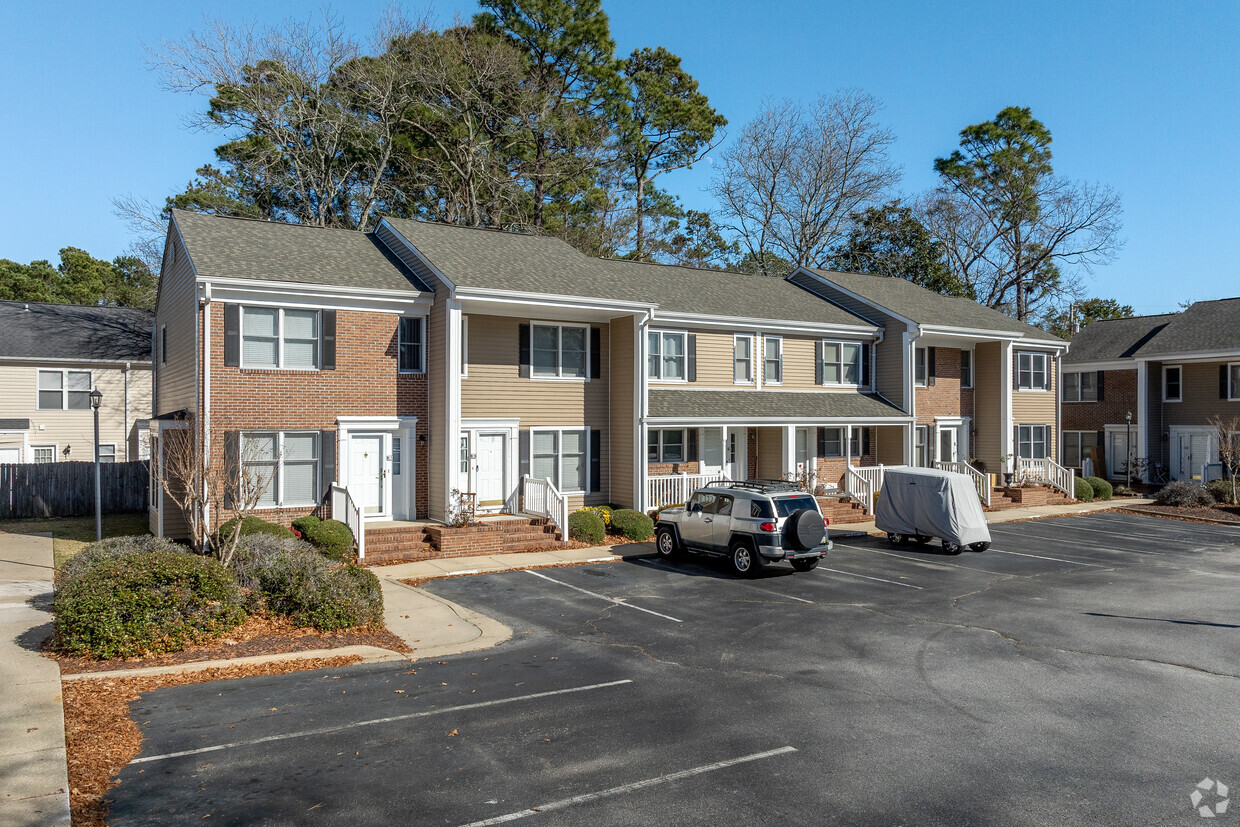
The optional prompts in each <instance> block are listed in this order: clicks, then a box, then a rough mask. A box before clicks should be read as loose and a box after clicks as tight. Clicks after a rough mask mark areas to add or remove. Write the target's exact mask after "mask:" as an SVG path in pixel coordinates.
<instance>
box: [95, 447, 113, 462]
mask: <svg viewBox="0 0 1240 827" xmlns="http://www.w3.org/2000/svg"><path fill="white" fill-rule="evenodd" d="M99 462H100V464H103V463H109V462H116V446H115V445H104V444H103V443H100V444H99Z"/></svg>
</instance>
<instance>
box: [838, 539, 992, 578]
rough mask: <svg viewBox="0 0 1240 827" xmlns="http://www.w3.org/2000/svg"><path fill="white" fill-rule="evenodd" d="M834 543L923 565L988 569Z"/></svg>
mask: <svg viewBox="0 0 1240 827" xmlns="http://www.w3.org/2000/svg"><path fill="white" fill-rule="evenodd" d="M835 544H836V545H837V546H840V547H841V548H850V549H852V550H853V551H864V552H868V553H870V554H881V555H883V556H885V557H894V558H896V559H897V560H908V561H910V562H913V563H920V564H922V565H923V566H950V567H951V568H953V569H968V570H969V571H989V570H988V569H979V568H974V567H973V566H962V565H960V564H959V563H949V562H947V561H946V560H936V559H930V558H926V559H922V558H921V557H916V556H914V554H899V553H897V552H894V551H881V550H879V549H876V548H866V547H865V546H850V545H848V544H847V543H841V542H840V541H838V540H836V542H835Z"/></svg>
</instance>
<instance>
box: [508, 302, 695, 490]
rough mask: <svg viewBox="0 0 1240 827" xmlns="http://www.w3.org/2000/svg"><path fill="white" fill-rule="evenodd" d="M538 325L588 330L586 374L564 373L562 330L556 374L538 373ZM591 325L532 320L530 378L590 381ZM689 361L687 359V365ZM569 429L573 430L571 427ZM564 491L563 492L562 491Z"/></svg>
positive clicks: (558, 341) (559, 338)
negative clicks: (535, 332)
mask: <svg viewBox="0 0 1240 827" xmlns="http://www.w3.org/2000/svg"><path fill="white" fill-rule="evenodd" d="M536 327H554V328H559V329H560V330H561V331H562V330H563V329H564V328H566V327H574V328H579V329H581V330H584V331H585V332H586V349H585V376H565V375H564V334H563V333H562V332H561V333H560V334H559V335H558V336H557V337H556V341H557V345H556V347H557V348H558V352H557V358H556V373H555V375H554V376H552V375H550V374H546V373H537V372H536V369H535V367H534V328H536ZM591 356H593V354H591V353H590V326H589V325H588V324H577V323H574V322H540V321H536V320H533V319H531V320H530V378H531V379H534V380H537V381H539V382H589V381H590V358H591ZM687 364H688V362H687V361H686V365H687ZM543 430H549V431H556V430H562V429H559V428H546V429H543ZM567 430H570V431H571V430H572V428H569V429H567ZM561 493H563V492H561Z"/></svg>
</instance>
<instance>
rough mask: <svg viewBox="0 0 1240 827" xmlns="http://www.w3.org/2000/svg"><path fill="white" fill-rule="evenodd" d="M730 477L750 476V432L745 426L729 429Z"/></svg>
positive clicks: (728, 458) (741, 478)
mask: <svg viewBox="0 0 1240 827" xmlns="http://www.w3.org/2000/svg"><path fill="white" fill-rule="evenodd" d="M727 461H728V478H729V479H733V480H743V479H745V478H747V477H748V476H749V432H748V431H747V430H746V429H745V428H732V429H731V430H729V431H728V444H727Z"/></svg>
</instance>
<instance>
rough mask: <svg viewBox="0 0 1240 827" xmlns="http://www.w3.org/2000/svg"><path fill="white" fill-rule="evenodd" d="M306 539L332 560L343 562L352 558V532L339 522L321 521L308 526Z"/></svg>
mask: <svg viewBox="0 0 1240 827" xmlns="http://www.w3.org/2000/svg"><path fill="white" fill-rule="evenodd" d="M306 539H307V540H309V541H310V542H311V543H312V544H313V545H314V547H315V548H317V549H318V550H319V551H321V552H323V554H324V555H325V556H327V557H328V558H330V559H332V560H338V561H341V562H343V561H345V560H349V559H351V558H352V557H353V532H352V531H350V530H349V527H348V526H347V525H345V524H344V523H342V522H340V521H339V520H323V521H321V522H319V523H317V524H315V525H312V526H310V530H309V531H307V532H306Z"/></svg>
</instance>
